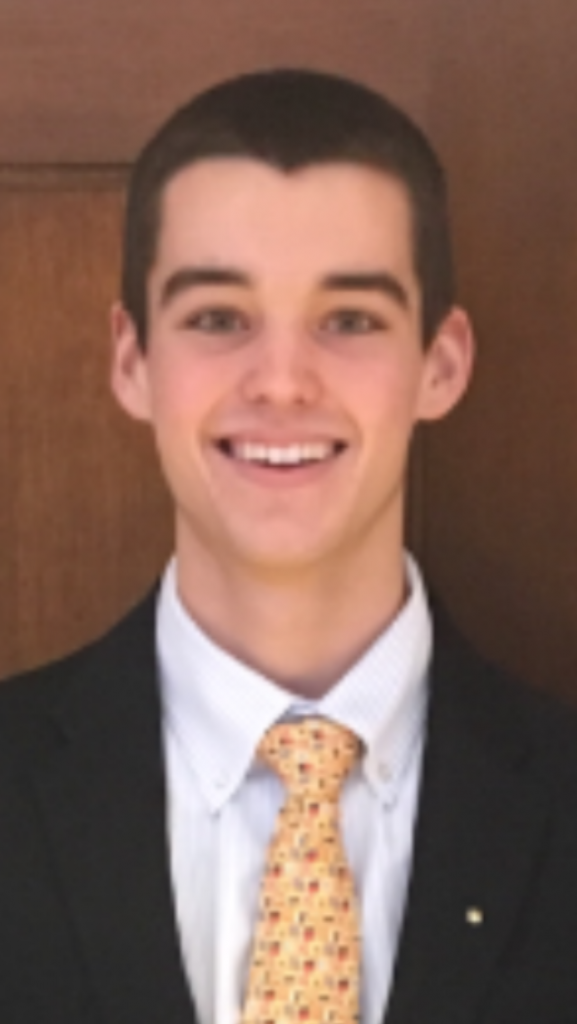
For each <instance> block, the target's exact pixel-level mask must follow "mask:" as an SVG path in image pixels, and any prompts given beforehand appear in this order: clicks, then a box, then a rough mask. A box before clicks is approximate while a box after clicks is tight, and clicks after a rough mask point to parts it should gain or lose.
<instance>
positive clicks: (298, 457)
mask: <svg viewBox="0 0 577 1024" xmlns="http://www.w3.org/2000/svg"><path fill="white" fill-rule="evenodd" d="M217 447H218V449H219V450H220V451H221V452H222V453H223V454H224V455H226V456H227V458H229V459H231V460H232V461H233V462H238V463H241V464H244V465H247V466H256V467H260V468H264V469H269V470H277V471H278V470H281V471H282V472H285V473H290V472H294V471H295V470H299V469H303V468H307V467H311V466H321V465H323V464H325V463H328V462H331V461H332V460H334V459H336V458H338V456H339V455H341V454H342V452H344V451H345V449H346V447H347V445H346V444H345V442H344V441H305V442H298V443H292V444H264V443H262V442H257V441H236V440H233V439H230V438H222V439H221V440H219V441H218V442H217Z"/></svg>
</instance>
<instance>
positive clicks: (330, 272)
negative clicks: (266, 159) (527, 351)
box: [113, 159, 470, 576]
mask: <svg viewBox="0 0 577 1024" xmlns="http://www.w3.org/2000/svg"><path fill="white" fill-rule="evenodd" d="M413 257H414V254H413V251H412V229H411V213H410V207H409V203H408V200H407V197H406V194H405V192H404V189H403V187H402V185H401V184H399V183H398V182H397V181H396V180H395V179H393V178H390V177H388V176H387V175H385V174H382V173H380V172H378V171H374V170H370V169H366V168H362V167H359V166H355V165H348V164H342V165H340V164H334V165H321V166H314V167H312V168H308V169H304V170H301V171H298V172H296V173H292V174H286V173H284V172H282V171H278V170H276V169H274V168H271V167H269V166H268V165H266V164H263V163H260V162H256V161H253V160H249V159H213V160H206V161H204V162H200V163H197V164H195V165H193V166H192V167H189V168H187V169H185V170H183V171H181V172H180V173H179V174H178V175H177V176H176V177H174V178H173V179H172V180H171V181H170V182H169V184H168V185H167V187H166V190H165V193H164V197H163V203H162V218H161V228H160V232H159V239H158V249H157V254H156V259H155V263H154V266H153V268H152V271H151V273H150V278H149V284H148V323H149V329H148V336H147V339H146V345H147V347H146V352H145V353H142V352H141V351H140V349H139V347H138V343H137V338H136V334H135V330H134V326H133V324H132V322H131V320H130V318H129V317H128V316H127V315H126V314H125V313H123V311H122V310H117V311H116V315H115V318H114V327H115V359H114V368H113V386H114V389H115V391H116V394H117V396H118V398H119V400H120V402H121V403H122V404H123V405H124V407H125V408H127V409H128V411H129V412H130V413H131V414H132V415H134V416H136V417H138V418H143V419H147V420H149V421H150V422H151V424H152V426H153V429H154V432H155V435H156V440H157V445H158V450H159V453H160V458H161V461H162V465H163V468H164V473H165V476H166V479H167V481H168V485H169V488H170V490H171V492H172V495H173V498H174V501H175V506H176V516H177V538H178V541H177V543H178V544H179V545H180V547H181V549H183V550H184V551H186V552H188V554H190V555H191V556H194V554H195V552H196V553H197V554H199V553H202V554H203V555H204V556H206V555H207V554H208V556H209V557H210V558H213V559H215V560H216V561H217V562H218V563H219V564H221V565H224V566H225V567H226V566H230V567H231V568H232V567H233V566H234V565H238V566H243V567H244V568H245V569H246V568H248V569H253V570H255V571H264V572H266V573H267V574H269V575H270V574H271V573H272V574H273V575H274V574H278V575H279V576H282V575H283V574H285V575H286V573H294V572H295V571H302V570H304V569H306V570H309V569H310V568H311V567H321V566H322V565H325V566H327V567H329V566H331V565H334V566H338V564H339V560H340V561H341V562H342V561H343V559H349V560H350V559H351V558H353V559H354V558H355V555H356V554H357V553H359V554H360V553H361V552H364V554H365V555H367V554H368V553H369V554H370V551H371V550H374V551H375V552H377V551H383V550H386V548H383V547H382V546H383V545H387V544H388V545H389V546H390V545H391V544H395V545H398V544H399V542H400V531H401V524H402V512H403V485H404V474H405V466H406V459H407V448H408V444H409V441H410V438H411V435H412V432H413V428H414V425H415V423H416V421H418V420H419V419H426V418H435V417H437V416H440V415H443V414H444V412H446V411H447V409H448V408H449V407H450V406H452V405H453V404H454V403H455V401H457V399H458V397H459V396H460V394H461V392H462V390H463V389H464V387H465V384H466V379H467V375H468V365H469V361H470V336H469V333H468V328H467V325H466V321H465V318H464V316H463V315H462V314H457V313H453V314H452V318H451V317H449V318H448V320H447V321H446V323H445V325H443V327H442V329H441V330H440V331H439V334H438V336H437V337H436V338H435V339H434V340H433V343H432V344H431V345H430V346H429V347H428V348H427V350H426V351H425V350H424V349H423V344H422V337H421V296H420V290H419V286H418V282H417V279H416V276H415V270H414V258H413Z"/></svg>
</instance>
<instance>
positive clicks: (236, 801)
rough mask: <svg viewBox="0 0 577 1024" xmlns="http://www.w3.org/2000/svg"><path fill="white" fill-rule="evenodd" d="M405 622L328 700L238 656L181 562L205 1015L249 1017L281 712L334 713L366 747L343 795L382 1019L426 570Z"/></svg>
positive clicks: (410, 782)
mask: <svg viewBox="0 0 577 1024" xmlns="http://www.w3.org/2000/svg"><path fill="white" fill-rule="evenodd" d="M407 574H408V581H409V590H410V596H409V598H408V600H407V602H406V604H405V605H404V607H403V608H402V610H401V612H400V613H399V614H398V615H397V617H396V618H395V620H394V621H393V623H392V624H391V625H390V626H389V627H388V628H387V629H386V630H385V631H384V633H383V634H382V635H381V636H380V637H379V638H378V639H377V640H376V642H375V643H374V644H372V646H371V647H370V648H369V649H368V650H367V651H366V652H365V653H364V655H363V656H362V658H361V659H360V660H359V661H358V662H357V663H356V664H355V665H354V666H353V667H352V668H351V669H350V670H349V671H348V672H347V673H346V675H344V676H343V677H342V679H341V680H340V681H339V682H338V683H337V684H336V685H335V686H334V687H333V688H332V689H331V690H330V691H329V692H328V693H327V694H326V695H325V696H324V697H323V698H322V699H321V700H319V701H314V702H308V701H304V700H303V699H301V698H296V697H295V696H293V695H292V694H290V693H288V692H287V691H286V690H283V689H282V688H281V687H279V686H277V685H275V683H274V682H273V681H272V680H270V679H267V678H265V677H264V676H261V675H259V674H258V673H257V672H254V671H253V670H252V669H250V668H248V667H247V666H246V665H244V664H242V663H241V662H239V661H237V660H235V659H234V658H233V657H231V656H230V655H229V654H228V653H227V652H225V651H223V650H222V649H221V648H219V647H218V646H217V645H216V644H215V643H213V642H212V641H211V640H210V639H209V638H208V637H207V636H206V634H205V633H203V632H202V631H201V630H200V629H199V627H198V626H197V625H196V623H195V622H194V621H193V620H192V619H191V618H190V616H189V615H188V613H187V612H186V611H185V609H184V607H183V604H182V602H181V601H180V599H179V597H178V593H177V588H176V572H175V566H174V563H173V562H172V563H170V565H169V566H168V568H167V570H166V573H165V575H164V579H163V583H162V587H161V592H160V596H159V603H158V610H157V656H158V663H159V673H160V683H161V699H162V706H163V714H164V743H165V761H166V776H167V794H168V822H167V828H168V839H169V848H170V857H171V872H172V883H173V892H174V900H175V911H176V918H177V923H178V929H179V935H180V944H181V950H182V958H183V963H184V967H185V971H186V974H187V976H188V979H189V983H190V987H191V991H192V993H193V995H194V1002H195V1006H196V1010H197V1013H198V1016H199V1020H200V1022H201V1024H238V1022H239V1020H240V1014H241V1011H242V1006H243V997H244V990H245V984H246V979H247V973H248V965H249V963H250V954H251V940H252V936H253V932H254V928H255V922H256V919H257V913H258V895H259V885H260V878H261V874H262V871H263V867H264V863H265V858H266V851H267V846H268V843H269V840H270V837H271V835H272V831H273V827H274V823H275V819H276V815H277V812H278V809H279V807H280V806H281V804H282V801H283V787H282V783H281V782H280V780H279V779H278V778H277V776H276V775H275V774H274V773H273V772H272V771H271V770H270V769H268V768H266V767H265V766H264V765H262V764H261V763H260V762H255V757H254V755H255V749H256V747H257V746H258V743H259V741H260V739H261V737H262V736H263V734H264V733H265V732H266V730H267V729H268V728H269V727H270V726H271V725H273V724H274V723H275V722H276V721H278V720H279V719H280V718H283V717H286V716H289V717H291V716H298V715H303V714H314V715H322V716H324V717H326V718H328V719H331V720H332V721H335V722H338V723H340V724H341V725H344V726H346V727H347V728H349V729H351V730H352V731H353V732H354V733H355V734H356V735H357V736H358V737H359V739H360V740H361V741H362V742H363V748H364V749H363V755H362V759H361V761H360V763H359V765H358V767H357V768H356V769H355V770H353V772H352V773H351V775H350V776H349V778H348V779H347V781H346V783H345V786H344V789H343V793H342V797H341V816H342V829H343V841H344V845H345V849H346V852H347V855H348V858H349V862H350V865H351V870H352V873H353V877H354V880H355V885H356V889H357V895H358V899H359V905H360V913H361V928H362V936H363V939H362V979H361V993H362V1006H361V1022H362V1024H380V1021H381V1020H382V1017H383V1012H384V1009H385V1006H386V1002H387V998H388V994H389V989H390V983H391V975H392V969H393V963H394V957H395V952H396V946H397V940H398V933H399V927H400V923H401V919H402V915H403V909H404V903H405V894H406V888H407V879H408V874H409V867H410V860H411V849H412V837H413V823H414V816H415V808H416V800H417V792H418V787H419V778H420V768H421V753H422V746H423V731H424V720H425V710H426V700H427V696H426V676H427V670H428V665H429V660H430V654H431V643H432V641H431V623H430V615H429V611H428V606H427V601H426V598H425V593H424V589H423V585H422V582H421V577H420V574H419V571H418V569H417V567H416V565H415V564H414V562H413V561H412V560H411V559H410V558H409V557H408V558H407Z"/></svg>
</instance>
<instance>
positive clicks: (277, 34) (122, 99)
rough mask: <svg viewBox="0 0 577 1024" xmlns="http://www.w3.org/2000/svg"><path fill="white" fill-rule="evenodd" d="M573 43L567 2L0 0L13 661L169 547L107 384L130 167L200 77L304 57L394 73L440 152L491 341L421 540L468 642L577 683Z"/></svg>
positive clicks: (8, 647) (423, 491)
mask: <svg viewBox="0 0 577 1024" xmlns="http://www.w3.org/2000/svg"><path fill="white" fill-rule="evenodd" d="M329 9H330V18H328V17H327V10H329ZM576 47H577V11H576V10H575V5H574V0H550V2H549V3H548V4H547V5H546V6H545V5H544V4H543V3H542V0H509V2H508V3H507V4H506V5H504V4H502V3H500V2H498V0H468V2H467V3H464V2H463V0H439V3H437V4H431V3H430V2H429V0H402V2H401V0H396V2H392V0H391V2H388V0H355V2H352V0H333V3H332V4H331V5H327V4H326V2H325V0H292V3H291V4H290V5H288V4H286V2H284V0H283V2H280V0H266V2H265V0H244V2H243V3H242V4H239V3H238V0H220V2H219V3H217V4H213V5H207V4H204V3H203V2H201V0H196V2H192V0H170V2H168V3H167V4H165V5H157V4H152V3H149V4H143V3H141V2H140V3H136V0H116V2H115V3H114V5H113V4H112V3H111V0H101V2H100V3H99V4H78V3H76V2H74V0H49V2H47V0H26V2H25V3H22V0H4V2H3V4H2V9H1V11H0V314H1V320H0V325H1V327H0V351H1V354H2V360H1V364H0V365H1V369H2V372H1V375H0V551H1V552H2V554H1V555H0V583H1V586H0V674H3V673H5V672H8V671H13V670H15V669H17V668H20V667H24V666H27V665H31V664H34V663H37V662H39V661H42V660H44V659H46V658H47V657H52V656H55V655H57V654H59V653H61V652H63V651H64V650H66V649H67V648H69V647H70V646H73V645H75V644H78V643H80V642H82V641H83V640H85V639H86V638H88V637H89V636H91V635H93V634H94V633H95V632H97V631H98V630H100V629H101V628H103V627H104V626H105V625H107V624H108V623H109V622H111V621H113V619H114V618H115V617H116V616H117V615H118V613H119V612H120V611H121V610H122V609H123V608H124V607H126V605H127V603H129V602H130V601H131V600H132V599H133V598H134V597H136V596H137V595H138V593H139V592H140V591H141V590H142V589H143V588H144V587H145V586H146V585H147V584H148V582H149V581H150V580H152V579H153V577H154V575H155V573H156V572H157V571H158V568H159V567H160V566H161V565H162V561H163V559H164V557H165V555H166V553H167V552H168V550H169V548H170V523H169V514H168V505H167V502H166V499H165V497H164V493H163V490H162V487H161V485H160V483H159V481H158V478H157V475H156V469H155V466H154V459H153V456H152V453H151V452H150V451H149V449H148V446H147V444H146V441H145V438H144V437H143V436H141V432H140V431H139V430H138V429H137V428H135V427H132V426H130V425H128V424H126V423H125V422H124V421H123V419H122V418H121V416H120V414H119V413H117V412H116V411H115V410H114V408H113V406H112V403H111V401H110V400H109V398H108V393H107V381H106V376H107V346H108V342H107V324H106V310H107V307H108V305H109V303H110V300H111V299H112V298H113V296H114V294H115V289H116V280H117V264H118V230H119V217H120V212H121V206H122V181H123V175H124V172H123V171H122V169H121V168H119V167H117V166H116V165H122V164H124V163H125V162H127V161H129V160H130V159H131V158H132V156H133V154H134V152H135V151H136V149H137V147H138V145H139V144H140V143H141V141H142V140H143V139H144V138H145V137H146V135H147V133H148V132H149V131H150V130H151V128H152V127H153V126H154V125H155V124H156V123H157V122H158V120H159V119H161V118H162V117H163V116H164V115H165V113H167V112H168V111H169V110H170V109H172V107H174V105H175V104H177V103H178V102H179V101H181V100H183V99H185V98H186V97H188V96H189V95H190V93H191V92H192V91H194V90H195V89H196V88H199V87H202V86H204V85H206V84H208V83H209V82H210V81H213V80H215V79H217V78H218V77H220V76H222V75H225V74H230V73H233V72H235V71H240V70H243V69H248V68H254V67H263V66H272V65H277V64H295V63H296V64H311V65H314V66H317V67H325V68H329V69H334V70H337V71H342V72H345V73H350V74H353V75H356V76H357V77H360V78H362V79H364V80H365V81H367V82H368V83H369V84H372V85H375V86H377V87H379V88H382V89H383V90H385V91H387V92H388V93H389V94H390V95H391V96H392V97H393V98H395V99H397V100H399V101H400V102H402V103H403V104H405V105H406V106H407V108H408V109H409V110H410V111H411V112H412V113H413V114H414V116H416V117H417V118H418V119H419V120H420V121H421V123H422V124H423V125H424V127H425V128H426V129H428V131H429V132H430V134H431V135H432V137H433V138H434V140H435V141H436V142H437V144H438V146H439V148H440V150H441V152H442V153H443V155H444V157H445V162H446V164H447V166H448V169H449V174H450V179H451V181H452V184H453V190H452V191H453V209H454V219H455V230H456V238H457V249H458V260H459V268H460V283H461V293H462V297H463V300H464V302H465V303H466V304H467V306H468V307H469V308H470V310H471V311H472V313H473V316H474V320H475V322H476V324H477V328H478V335H479V342H480V355H479V363H478V372H477V379H476V383H475V386H474V388H473V391H472V393H471V395H470V398H469V399H468V400H467V402H466V403H465V405H464V407H463V408H462V410H460V411H459V412H457V413H456V414H455V415H454V417H452V419H451V420H450V421H448V422H447V423H446V424H445V425H443V426H441V427H438V428H435V429H433V430H430V431H427V432H426V434H424V436H423V437H422V438H421V441H420V444H419V446H418V453H417V455H418V457H417V459H416V465H415V480H414V483H415V487H414V492H413V503H412V508H411V524H412V535H413V541H414V543H415V546H416V547H417V548H418V550H419V552H420V554H421V557H422V559H423V561H424V563H425V566H426V567H427V569H428V570H429V575H430V577H431V578H432V580H433V582H434V584H435V585H436V587H437V589H438V590H439V591H440V593H441V595H442V596H443V598H444V599H445V600H446V602H447V603H448V604H449V606H450V607H451V609H452V611H453V613H454V615H455V617H456V618H457V620H458V621H459V622H460V623H461V624H462V626H463V627H464V628H465V630H466V631H467V632H468V633H469V635H470V636H471V637H472V638H473V639H474V640H475V641H476V642H477V643H478V645H479V646H481V647H483V648H484V649H485V650H486V651H487V652H488V653H489V654H491V655H492V656H493V657H495V658H497V659H498V660H499V661H501V662H503V663H504V664H506V665H508V666H510V667H512V668H514V669H516V670H517V671H520V672H521V673H523V674H524V675H525V676H526V677H527V679H528V680H529V681H530V682H532V683H535V684H537V685H540V686H543V687H546V688H549V689H552V690H556V691H558V692H561V693H564V694H566V695H568V696H572V697H574V698H575V699H577V628H576V626H577V607H576V605H577V554H576V547H575V545H574V543H573V532H574V531H573V523H574V522H575V521H576V520H577V515H576V513H577V430H576V429H575V427H576V425H577V408H576V405H575V393H576V384H577V374H576V371H577V346H576V337H575V335H576V332H577V287H576V285H577V279H576V276H575V275H576V266H577V262H576V252H577V244H576V243H577V199H576V198H575V195H576V193H575V184H574V183H575V181H576V180H577V174H576V172H577V131H576V130H575V128H576V125H575V115H574V106H575V98H577V62H576V61H575V60H574V57H573V54H574V52H575V49H576ZM24 72H25V73H24Z"/></svg>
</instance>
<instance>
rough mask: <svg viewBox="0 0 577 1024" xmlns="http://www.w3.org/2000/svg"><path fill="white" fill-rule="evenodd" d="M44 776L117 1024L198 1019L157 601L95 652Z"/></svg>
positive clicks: (46, 810) (59, 867) (45, 806)
mask: <svg viewBox="0 0 577 1024" xmlns="http://www.w3.org/2000/svg"><path fill="white" fill-rule="evenodd" d="M86 664H87V665H89V668H85V669H81V670H80V672H79V673H78V675H77V677H76V678H75V681H74V682H75V685H74V687H73V692H71V694H70V695H69V697H68V699H67V701H66V703H65V704H64V706H63V708H62V709H61V710H60V712H59V716H58V723H59V728H60V731H61V743H60V744H59V746H58V749H57V751H56V752H54V751H53V752H52V755H51V757H50V761H49V763H43V764H42V766H41V767H40V768H39V770H38V773H37V778H36V781H35V787H36V792H37V795H38V798H39V803H40V808H41V813H42V816H43V818H44V822H45V826H46V829H47V832H48V835H49V840H50V844H51V848H52V853H53V858H54V863H55V867H56V871H57V875H58V883H59V886H60V888H61V891H62V893H63V898H64V900H65V902H66V904H67V908H68V911H69V915H70V918H71V921H72V924H73V927H74V929H75V931H76V932H77V935H78V937H79V939H80V943H81V947H82V952H83V954H84V960H85V963H86V965H87V967H88V972H89V974H90V976H91V978H92V982H93V985H94V989H95V992H96V994H97V997H98V998H99V999H100V1002H101V1006H102V1009H103V1019H104V1020H105V1021H106V1024H158V1021H160V1020H165V1021H170V1022H171V1024H193V1022H194V1020H195V1017H194V1012H193V1009H192V1002H191V999H190V996H189V994H188V991H187V983H186V980H185V977H184V973H183V970H182V966H181V960H180V951H179V947H178V939H177V933H176V928H175V921H174V916H173V908H172V896H171V888H170V879H169V872H168V855H167V839H166V825H165V820H166V814H165V794H164V782H163V768H162V754H161V735H160V709H159V705H158V696H157V687H156V678H155V655H154V601H153V600H152V599H149V601H148V602H147V603H146V604H145V605H143V606H141V608H140V609H138V610H137V612H136V613H133V615H132V616H131V618H130V619H128V620H126V621H125V623H123V624H122V625H121V626H120V627H118V628H117V629H116V630H115V631H114V632H113V633H112V634H110V635H109V637H108V638H106V640H105V641H103V642H101V643H100V644H99V645H98V646H97V647H96V648H95V649H94V654H93V656H92V658H90V659H87V661H86Z"/></svg>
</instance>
